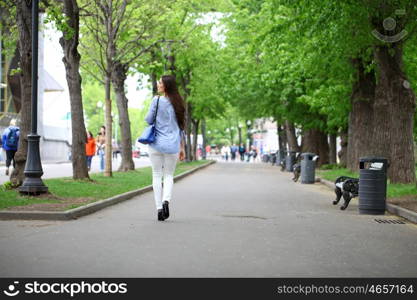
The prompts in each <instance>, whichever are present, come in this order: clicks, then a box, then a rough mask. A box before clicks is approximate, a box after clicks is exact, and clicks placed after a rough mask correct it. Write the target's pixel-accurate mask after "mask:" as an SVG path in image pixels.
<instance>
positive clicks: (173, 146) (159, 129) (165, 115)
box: [145, 96, 184, 154]
mask: <svg viewBox="0 0 417 300" xmlns="http://www.w3.org/2000/svg"><path fill="white" fill-rule="evenodd" d="M157 100H158V96H155V97H154V98H153V100H152V103H151V106H150V108H149V112H148V114H147V116H146V118H145V120H146V122H147V123H148V124H149V125H151V124H152V123H153V121H154V117H155V111H156V104H157ZM155 129H156V134H155V142H154V143H152V144H149V146H150V147H152V148H153V149H155V150H157V151H159V152H162V153H167V154H175V153H178V152H180V144H181V136H182V135H183V134H184V132H183V131H182V130H181V129H180V128H179V126H178V122H177V117H176V115H175V110H174V107H173V106H172V104H171V101H170V100H169V99H168V98H167V97H164V96H160V97H159V106H158V113H157V116H156V126H155Z"/></svg>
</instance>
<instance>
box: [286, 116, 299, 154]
mask: <svg viewBox="0 0 417 300" xmlns="http://www.w3.org/2000/svg"><path fill="white" fill-rule="evenodd" d="M285 129H286V131H287V142H288V151H295V152H300V146H299V145H298V142H297V136H296V135H295V127H294V124H293V123H291V122H290V121H288V120H286V121H285Z"/></svg>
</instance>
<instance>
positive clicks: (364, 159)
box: [359, 156, 388, 164]
mask: <svg viewBox="0 0 417 300" xmlns="http://www.w3.org/2000/svg"><path fill="white" fill-rule="evenodd" d="M359 162H371V163H378V162H379V163H384V164H387V163H388V159H387V158H385V157H378V156H366V157H361V158H359Z"/></svg>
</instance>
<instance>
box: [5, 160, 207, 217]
mask: <svg viewBox="0 0 417 300" xmlns="http://www.w3.org/2000/svg"><path fill="white" fill-rule="evenodd" d="M205 163H207V160H199V161H193V162H189V163H179V164H177V167H176V170H175V173H174V174H175V175H178V174H181V173H184V172H186V171H188V170H191V169H194V168H196V167H197V166H199V165H202V164H205ZM90 178H91V179H92V180H93V181H88V180H73V179H72V178H69V177H66V178H54V179H45V180H44V182H45V184H46V185H47V186H48V189H49V192H50V193H51V194H53V195H54V196H57V197H59V198H91V199H90V201H89V203H91V202H95V201H98V200H102V199H107V198H110V197H112V196H115V195H118V194H122V193H126V192H128V191H132V190H136V189H139V188H142V187H144V186H148V185H151V184H152V169H151V167H145V168H139V169H136V170H134V171H129V172H113V177H105V176H104V175H102V174H101V173H96V174H91V175H90ZM58 202H59V201H57V200H50V199H42V198H37V197H27V196H24V197H23V196H21V195H20V194H19V193H18V192H17V191H16V190H6V189H5V188H4V187H2V188H1V190H0V209H5V208H7V207H12V206H23V205H29V204H35V203H36V204H37V203H58ZM85 204H86V203H83V204H82V203H80V204H72V205H69V206H68V207H67V208H66V209H72V208H76V207H79V206H82V205H85Z"/></svg>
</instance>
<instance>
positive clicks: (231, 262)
mask: <svg viewBox="0 0 417 300" xmlns="http://www.w3.org/2000/svg"><path fill="white" fill-rule="evenodd" d="M290 178H291V174H289V173H281V172H280V171H279V169H278V168H277V167H271V166H270V165H266V164H243V163H217V164H215V165H213V166H210V167H208V168H206V169H204V170H202V171H199V172H197V173H195V174H194V175H192V176H189V177H187V178H185V179H183V180H181V181H179V182H178V183H176V184H175V187H174V199H173V201H172V204H171V211H172V216H171V217H170V218H169V219H168V220H167V221H164V222H158V221H157V220H156V213H155V208H154V202H153V198H152V193H147V194H144V195H141V196H138V197H136V198H134V199H132V200H129V201H126V202H123V203H120V204H118V205H115V206H112V207H109V208H106V209H104V210H102V211H99V212H97V213H95V214H92V215H89V216H86V217H83V218H81V219H78V220H75V221H68V222H46V221H0V277H10V276H11V277H15V276H17V277H20V276H28V277H31V276H34V277H37V276H42V277H43V276H46V277H49V276H50V277H55V276H63V277H66V276H69V277H73V276H81V277H90V276H91V277H113V276H115V277H188V276H191V277H231V276H233V277H235V276H236V277H292V276H295V277H402V276H404V277H407V276H408V277H416V276H417V242H416V241H417V226H416V225H413V224H410V223H407V224H404V225H399V224H379V223H377V222H376V221H375V220H374V219H375V218H383V219H393V218H396V217H394V216H379V217H375V216H367V215H358V213H357V201H355V200H353V201H352V203H351V205H350V206H349V208H348V210H347V211H344V212H342V211H340V210H339V208H338V207H334V206H333V205H332V204H331V201H332V200H333V197H334V195H333V193H332V192H330V191H329V190H328V189H327V188H326V187H324V186H322V185H319V184H315V185H302V184H300V183H293V182H292V181H291V179H290Z"/></svg>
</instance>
